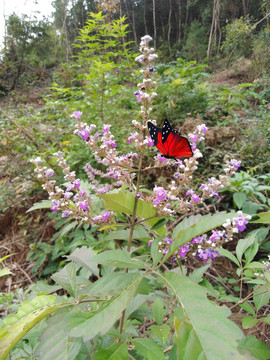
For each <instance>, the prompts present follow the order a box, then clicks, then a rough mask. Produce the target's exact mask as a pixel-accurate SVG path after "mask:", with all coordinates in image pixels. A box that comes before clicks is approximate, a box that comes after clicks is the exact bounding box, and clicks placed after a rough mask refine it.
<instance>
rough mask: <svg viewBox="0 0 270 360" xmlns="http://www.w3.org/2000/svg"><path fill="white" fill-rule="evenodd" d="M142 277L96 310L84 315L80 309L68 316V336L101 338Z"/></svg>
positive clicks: (118, 315)
mask: <svg viewBox="0 0 270 360" xmlns="http://www.w3.org/2000/svg"><path fill="white" fill-rule="evenodd" d="M141 279H142V277H139V275H136V277H135V279H134V280H133V281H132V282H131V283H130V284H129V285H128V286H127V287H126V288H125V289H124V290H123V291H122V292H121V293H119V294H118V296H116V297H115V298H113V299H111V300H109V301H107V302H104V303H103V304H102V305H101V306H100V308H99V309H98V310H95V311H89V312H88V313H85V312H84V311H82V310H80V309H76V311H74V312H72V313H70V314H69V315H68V320H69V328H71V330H70V336H74V337H83V338H84V340H86V341H87V340H90V339H92V338H93V337H95V336H96V335H97V334H99V333H100V334H101V336H103V335H104V334H105V333H106V332H107V331H108V330H109V329H110V328H111V327H112V326H113V324H114V323H115V322H116V321H117V320H118V319H119V318H120V316H121V313H122V311H123V310H124V309H125V308H126V307H127V306H128V304H129V302H130V300H131V299H132V297H133V296H134V294H135V292H136V289H137V287H138V285H139V283H140V281H141Z"/></svg>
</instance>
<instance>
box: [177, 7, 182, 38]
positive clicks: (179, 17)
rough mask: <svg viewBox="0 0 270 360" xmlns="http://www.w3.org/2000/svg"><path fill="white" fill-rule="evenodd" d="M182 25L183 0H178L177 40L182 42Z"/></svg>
mask: <svg viewBox="0 0 270 360" xmlns="http://www.w3.org/2000/svg"><path fill="white" fill-rule="evenodd" d="M181 27H182V4H181V0H178V36H177V42H178V44H180V42H181V35H182V33H181Z"/></svg>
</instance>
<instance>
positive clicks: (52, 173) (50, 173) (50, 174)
mask: <svg viewBox="0 0 270 360" xmlns="http://www.w3.org/2000/svg"><path fill="white" fill-rule="evenodd" d="M53 175H54V171H53V169H48V170H46V172H45V176H46V177H52V176H53Z"/></svg>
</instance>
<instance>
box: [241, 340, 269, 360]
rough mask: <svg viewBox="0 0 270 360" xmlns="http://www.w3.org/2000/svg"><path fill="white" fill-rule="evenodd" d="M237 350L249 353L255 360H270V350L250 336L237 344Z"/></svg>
mask: <svg viewBox="0 0 270 360" xmlns="http://www.w3.org/2000/svg"><path fill="white" fill-rule="evenodd" d="M239 348H240V350H241V351H243V352H247V351H248V352H249V353H250V354H252V355H253V356H254V358H255V359H257V360H269V359H270V348H269V346H267V345H266V344H265V343H264V342H262V341H261V340H258V339H256V338H255V336H253V335H250V336H247V337H246V338H245V339H243V340H241V342H240V343H239Z"/></svg>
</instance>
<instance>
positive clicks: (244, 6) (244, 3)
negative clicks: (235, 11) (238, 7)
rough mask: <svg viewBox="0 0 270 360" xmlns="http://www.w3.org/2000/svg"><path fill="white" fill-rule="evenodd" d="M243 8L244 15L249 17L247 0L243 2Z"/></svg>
mask: <svg viewBox="0 0 270 360" xmlns="http://www.w3.org/2000/svg"><path fill="white" fill-rule="evenodd" d="M242 6H243V15H244V16H247V14H248V11H247V3H246V0H242Z"/></svg>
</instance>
